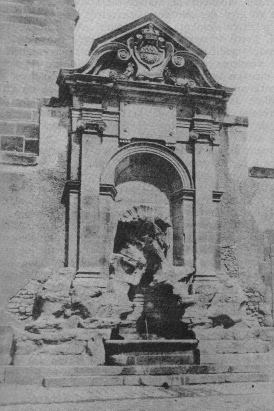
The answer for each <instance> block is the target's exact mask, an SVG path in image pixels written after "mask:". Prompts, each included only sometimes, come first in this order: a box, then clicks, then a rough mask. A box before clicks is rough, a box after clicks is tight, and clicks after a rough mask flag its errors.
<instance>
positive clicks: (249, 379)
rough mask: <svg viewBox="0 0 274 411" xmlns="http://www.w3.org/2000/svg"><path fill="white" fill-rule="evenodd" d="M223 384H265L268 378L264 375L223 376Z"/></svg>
mask: <svg viewBox="0 0 274 411" xmlns="http://www.w3.org/2000/svg"><path fill="white" fill-rule="evenodd" d="M224 378H225V381H224V382H259V381H260V382H267V381H269V376H268V375H267V374H265V373H244V374H242V373H235V374H224Z"/></svg>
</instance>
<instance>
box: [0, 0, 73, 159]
mask: <svg viewBox="0 0 274 411" xmlns="http://www.w3.org/2000/svg"><path fill="white" fill-rule="evenodd" d="M76 17H77V13H76V10H75V9H74V8H73V1H72V0H58V1H54V0H46V1H45V0H0V23H1V24H0V48H1V62H0V73H1V79H2V81H1V86H0V88H1V90H0V94H1V98H0V137H1V146H0V148H1V150H4V151H8V152H16V153H21V152H25V153H38V152H39V143H38V139H39V107H40V104H41V101H42V100H43V99H45V98H51V97H54V96H55V97H57V96H58V89H57V86H56V84H55V81H56V78H57V75H58V72H59V70H60V68H61V67H73V35H74V26H75V19H76ZM4 158H5V159H6V156H5V157H4ZM6 161H7V160H6Z"/></svg>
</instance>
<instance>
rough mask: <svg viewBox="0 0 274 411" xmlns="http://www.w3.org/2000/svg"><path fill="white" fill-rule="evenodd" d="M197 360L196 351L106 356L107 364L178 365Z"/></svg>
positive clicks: (195, 362)
mask: <svg viewBox="0 0 274 411" xmlns="http://www.w3.org/2000/svg"><path fill="white" fill-rule="evenodd" d="M198 362H199V356H198V353H197V354H196V353H193V352H191V351H190V352H185V353H174V354H155V353H151V354H128V355H127V354H118V355H112V356H110V357H108V358H107V364H108V365H120V366H129V365H168V364H170V365H176V364H178V365H180V364H197V363H198Z"/></svg>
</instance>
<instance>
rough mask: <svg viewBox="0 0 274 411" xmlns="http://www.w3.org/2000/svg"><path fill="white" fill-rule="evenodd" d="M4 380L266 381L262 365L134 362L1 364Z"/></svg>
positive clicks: (68, 383) (80, 383) (73, 383)
mask: <svg viewBox="0 0 274 411" xmlns="http://www.w3.org/2000/svg"><path fill="white" fill-rule="evenodd" d="M0 375H2V382H3V383H4V384H19V385H38V386H39V385H40V386H44V387H48V388H49V387H88V386H155V387H165V388H168V387H170V386H175V385H176V386H178V385H194V384H214V383H235V382H267V381H268V380H269V376H268V374H267V372H266V371H265V367H264V366H262V365H253V364H249V365H233V366H230V365H222V364H219V365H142V366H141V365H137V366H136V365H134V366H92V367H90V366H89V367H66V366H61V367H43V366H42V367H20V366H6V367H0Z"/></svg>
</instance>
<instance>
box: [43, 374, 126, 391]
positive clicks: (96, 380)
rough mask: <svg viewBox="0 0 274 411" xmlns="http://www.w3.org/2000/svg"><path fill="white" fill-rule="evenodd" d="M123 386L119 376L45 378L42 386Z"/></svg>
mask: <svg viewBox="0 0 274 411" xmlns="http://www.w3.org/2000/svg"><path fill="white" fill-rule="evenodd" d="M112 385H124V377H121V376H78V377H59V378H58V377H55V378H54V377H53V378H45V379H44V381H43V386H44V387H46V388H51V387H89V386H112Z"/></svg>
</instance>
